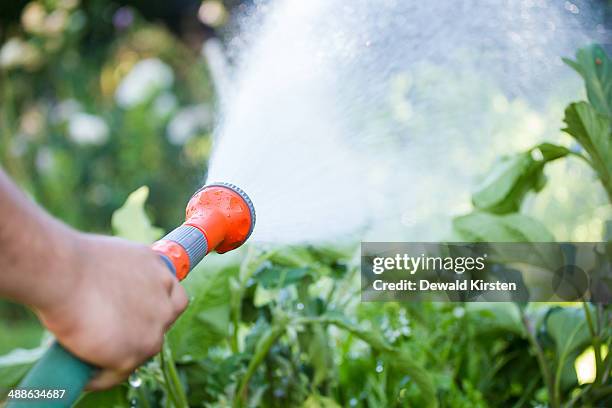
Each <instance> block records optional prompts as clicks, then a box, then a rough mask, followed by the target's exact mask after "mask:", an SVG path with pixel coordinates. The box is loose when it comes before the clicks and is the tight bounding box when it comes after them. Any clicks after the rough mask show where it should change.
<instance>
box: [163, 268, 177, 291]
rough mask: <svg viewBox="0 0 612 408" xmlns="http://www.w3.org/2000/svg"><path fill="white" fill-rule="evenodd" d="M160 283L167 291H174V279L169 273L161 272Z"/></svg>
mask: <svg viewBox="0 0 612 408" xmlns="http://www.w3.org/2000/svg"><path fill="white" fill-rule="evenodd" d="M160 282H161V284H162V285H163V286H164V288H166V289H172V287H173V286H174V277H173V276H172V275H170V274H169V273H168V272H167V271H161V275H160Z"/></svg>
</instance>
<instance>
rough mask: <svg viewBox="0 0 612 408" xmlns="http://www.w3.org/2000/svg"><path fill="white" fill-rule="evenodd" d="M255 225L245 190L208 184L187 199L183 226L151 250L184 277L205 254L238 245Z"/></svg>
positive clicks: (252, 210) (250, 203)
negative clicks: (157, 253)
mask: <svg viewBox="0 0 612 408" xmlns="http://www.w3.org/2000/svg"><path fill="white" fill-rule="evenodd" d="M254 227H255V208H254V207H253V202H252V201H251V199H250V198H249V196H248V195H246V193H245V192H244V191H242V190H241V189H240V188H238V187H236V186H234V185H233V184H228V183H215V184H208V185H206V186H204V187H202V188H201V189H200V190H198V191H197V192H196V193H195V194H194V195H193V197H191V200H189V203H188V204H187V210H186V220H185V222H184V223H183V225H181V226H180V227H178V228H176V229H175V230H174V231H172V232H170V233H169V234H168V235H166V236H165V237H164V238H162V239H161V240H159V241H157V242H156V243H155V244H153V250H155V251H157V252H159V253H160V254H161V255H162V257H163V258H164V260H165V261H166V262H167V263H168V265H169V266H170V267H171V268H172V269H174V272H175V275H176V277H177V278H179V279H184V278H185V277H186V276H187V274H188V273H189V271H190V270H191V269H193V268H194V267H195V265H196V264H198V263H199V262H200V261H201V260H202V258H204V256H205V255H206V254H208V253H210V252H212V251H216V252H218V253H220V254H222V253H224V252H227V251H231V250H232V249H236V248H238V247H239V246H240V245H242V244H243V243H244V242H245V241H246V240H247V239H248V238H249V236H250V235H251V233H252V232H253V228H254Z"/></svg>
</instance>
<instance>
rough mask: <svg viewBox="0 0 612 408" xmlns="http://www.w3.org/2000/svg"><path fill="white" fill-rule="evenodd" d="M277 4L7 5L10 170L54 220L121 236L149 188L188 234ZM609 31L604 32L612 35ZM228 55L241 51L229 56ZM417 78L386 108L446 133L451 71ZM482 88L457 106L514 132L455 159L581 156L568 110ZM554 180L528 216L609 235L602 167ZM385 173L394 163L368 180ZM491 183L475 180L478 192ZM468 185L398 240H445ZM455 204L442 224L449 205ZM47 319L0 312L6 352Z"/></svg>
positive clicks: (397, 117)
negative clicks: (434, 88)
mask: <svg viewBox="0 0 612 408" xmlns="http://www.w3.org/2000/svg"><path fill="white" fill-rule="evenodd" d="M592 3H593V4H595V5H601V6H602V7H604V6H605V5H606V4H608V3H606V2H605V1H599V2H597V1H596V2H592ZM266 7H267V2H263V1H238V0H236V1H218V0H206V1H203V2H202V1H198V0H180V1H161V0H158V1H147V0H140V1H124V2H117V1H116V2H109V1H105V0H89V1H79V0H39V1H29V2H28V1H3V2H1V3H0V164H1V165H2V167H3V168H4V169H6V171H7V172H8V173H9V174H10V175H11V176H12V177H13V178H14V179H15V180H16V181H17V183H18V184H19V185H20V186H21V187H23V188H24V189H25V190H26V191H27V192H28V193H29V194H30V195H31V196H32V197H33V198H34V199H35V200H36V201H37V202H39V203H40V204H41V205H42V206H44V207H45V208H46V209H47V210H48V211H49V212H51V213H52V214H54V215H55V216H57V217H59V218H60V219H62V220H64V221H65V222H67V223H69V224H71V225H73V226H75V227H77V228H79V229H81V230H86V231H94V232H103V233H110V232H112V231H111V215H112V213H113V212H114V211H115V210H116V209H117V208H119V207H120V206H121V205H122V204H123V202H124V201H125V199H126V197H127V196H128V194H129V193H130V192H132V191H134V190H136V189H137V188H139V187H140V186H143V185H146V186H149V188H150V197H149V200H148V202H147V211H148V213H149V215H150V216H151V219H152V220H153V222H154V223H155V225H158V226H160V227H162V228H164V229H169V228H171V227H173V226H175V225H176V224H177V222H178V221H180V220H181V219H182V217H183V211H184V206H185V203H186V202H187V200H188V199H189V197H190V195H191V194H192V192H193V191H194V189H196V188H197V187H198V186H200V185H201V184H202V182H203V178H204V176H205V174H206V172H207V163H208V159H209V157H210V154H211V148H212V139H213V130H214V129H215V126H216V124H217V120H218V112H219V107H220V105H221V103H222V102H223V101H222V96H223V95H221V94H220V91H219V90H220V87H222V85H223V81H227V80H229V79H228V78H227V77H225V76H224V75H225V73H226V72H225V71H224V69H225V67H224V66H223V64H224V63H228V62H229V63H230V64H231V63H233V62H234V60H235V59H236V58H237V53H238V52H239V51H240V50H242V49H243V48H244V47H245V46H246V45H248V43H249V42H250V41H251V40H252V39H251V38H249V37H248V36H236V35H235V33H236V32H238V31H239V30H240V29H241V24H242V22H243V21H244V17H245V16H248V15H251V14H258V11H261V10H262V9H265V8H266ZM564 9H565V12H567V13H569V14H579V13H580V12H581V10H580V7H579V3H576V2H570V1H566V2H564ZM598 30H599V31H600V32H599V35H601V34H602V33H603V32H605V27H603V26H602V25H597V26H596V27H595V31H596V32H597V31H598ZM602 30H603V31H602ZM596 34H597V33H596ZM607 46H608V48H609V44H607ZM221 47H225V48H226V49H227V51H226V52H227V55H225V56H223V57H220V56H219V53H222V52H223V51H222V50H221ZM608 51H609V50H608ZM567 56H571V55H567ZM567 70H568V76H569V77H572V75H574V77H572V79H570V80H569V82H568V88H567V89H561V90H559V94H564V92H566V93H565V94H564V96H568V95H567V93H571V95H569V96H568V97H570V98H571V99H570V100H578V99H584V97H585V96H584V91H582V83H581V82H580V79H579V77H578V76H577V75H575V74H573V73H571V70H570V69H569V68H567ZM415 71H416V74H418V75H417V76H415V75H414V72H412V73H408V72H397V73H395V74H394V75H393V76H392V79H391V81H390V86H389V87H388V98H387V100H388V103H389V105H388V106H386V107H385V108H386V109H387V110H386V111H385V112H384V114H386V115H388V116H389V117H390V118H391V120H394V121H396V123H397V124H399V125H398V127H399V126H405V129H408V130H409V131H415V132H417V133H418V132H419V130H422V129H423V128H424V127H425V128H427V129H429V128H430V127H432V126H433V125H432V124H431V123H425V122H426V121H424V122H419V121H418V117H417V115H415V111H414V106H413V105H412V104H411V100H410V98H409V97H407V96H406V95H408V94H410V93H411V92H413V93H416V94H419V92H422V93H426V92H424V91H423V90H427V89H429V88H428V86H429V83H428V82H427V81H431V80H432V78H434V79H436V80H438V81H437V82H436V83H437V84H438V86H439V87H440V88H441V89H444V87H445V86H446V82H444V81H445V80H447V78H448V77H450V75H448V74H449V73H448V72H444V71H440V70H436V69H433V68H432V67H429V66H423V67H420V68H419V67H417V69H415ZM415 78H416V79H415ZM441 78H445V79H441ZM453 78H454V79H452V78H451V80H449V81H451V82H452V81H453V80H455V81H456V78H455V77H453ZM480 80H481V78H479V77H475V76H473V75H472V76H470V74H469V73H468V74H467V75H466V76H464V77H460V80H459V81H458V82H461V83H462V84H463V85H462V86H459V87H457V89H456V90H457V92H456V95H455V96H456V99H453V95H451V96H450V97H449V96H447V95H442V96H440V97H439V99H440V100H442V99H443V98H444V102H447V98H448V103H449V104H450V105H449V106H461V105H462V104H463V103H464V101H463V100H462V99H461V98H462V97H463V96H462V95H463V94H462V92H463V91H464V90H466V89H469V90H473V89H474V88H476V87H478V86H482V88H478V89H479V93H478V95H479V96H480V97H482V99H483V100H484V99H487V98H488V99H487V100H489V101H490V103H489V104H488V110H487V111H486V112H484V113H483V114H486V115H487V117H488V118H494V119H492V122H491V123H495V124H497V125H500V126H496V127H493V128H491V129H486V131H490V133H491V145H490V149H488V151H485V152H484V153H483V154H482V155H479V156H478V157H473V155H472V152H471V150H470V149H471V147H470V146H465V148H458V149H457V150H456V151H455V153H454V155H453V157H452V158H453V160H455V161H456V163H462V165H464V166H465V167H466V168H468V170H469V171H467V172H466V174H474V175H478V174H483V175H484V173H486V171H487V170H488V169H489V168H490V167H491V165H492V163H493V162H494V160H495V158H496V157H497V156H499V154H498V152H500V151H506V152H509V153H511V152H515V151H520V150H524V149H527V148H529V147H531V146H533V145H534V144H536V143H539V142H541V141H544V140H548V141H551V142H554V143H559V144H563V145H566V146H571V147H572V148H577V145H576V143H575V142H574V141H573V140H572V139H571V138H570V137H569V136H568V135H563V134H562V133H561V132H560V131H559V129H560V128H561V127H562V126H563V123H562V117H563V116H562V115H563V109H564V107H565V105H566V103H567V102H568V101H569V100H566V99H563V98H561V99H559V101H558V103H557V102H554V101H553V102H552V103H551V104H549V105H548V107H547V109H546V110H538V109H536V108H534V106H533V105H532V104H530V103H529V102H526V101H525V100H523V99H521V98H512V97H509V96H508V95H507V94H504V93H503V92H501V91H500V90H499V89H497V88H494V87H492V88H487V87H486V84H483V83H481V82H480ZM454 85H456V83H454ZM568 90H569V91H568ZM574 91H575V94H574ZM440 95H441V94H440ZM433 101H434V102H439V100H435V99H434V100H433ZM453 103H454V104H455V105H453ZM417 113H418V112H417ZM415 118H416V119H417V120H415ZM425 119H427V118H425ZM434 125H435V124H434ZM433 128H434V129H435V126H433ZM479 131H482V129H479ZM482 132H484V131H482ZM462 140H463V139H460V140H459V142H458V144H461V143H462ZM487 146H488V145H487ZM438 147H439V146H438ZM488 147H489V146H488ZM546 174H547V176H548V179H549V183H548V185H547V187H546V188H545V189H544V190H543V191H542V192H541V193H540V194H539V195H538V196H537V197H532V198H529V199H528V200H527V203H526V205H525V208H524V209H523V211H524V212H526V213H527V214H530V215H533V216H534V217H535V218H537V219H540V220H542V222H543V223H544V224H545V225H546V227H548V229H549V230H550V231H551V232H552V233H553V235H554V236H555V237H556V238H557V239H558V240H568V241H571V240H573V241H598V240H601V238H602V236H603V231H604V224H605V220H608V219H610V216H611V210H610V206H609V204H608V203H607V200H606V195H605V192H604V190H603V189H602V188H601V186H600V184H599V182H598V181H597V179H596V177H595V175H594V172H593V171H592V170H591V169H590V168H588V167H587V166H585V165H584V163H582V162H580V161H579V160H573V159H569V160H563V161H560V162H558V163H553V164H551V165H550V166H549V167H547V170H546ZM385 176H386V175H385V168H382V167H381V168H379V169H378V170H377V171H373V172H371V173H369V174H366V175H364V177H366V178H368V179H372V180H377V179H378V178H381V177H382V178H384V177H385ZM478 181H479V177H474V180H473V184H474V185H476V184H477V183H478ZM448 182H449V186H452V184H453V181H452V180H448ZM456 187H457V186H454V187H453V188H455V190H453V189H451V188H450V187H449V191H452V192H453V196H452V200H453V202H452V205H448V202H445V203H441V202H437V201H436V202H434V201H435V200H433V199H431V197H433V191H434V190H436V191H437V192H438V193H439V192H440V188H444V187H443V186H442V187H441V186H440V184H439V180H438V179H435V178H433V177H432V181H431V185H430V186H429V188H430V190H427V189H424V190H421V191H420V192H419V193H420V194H421V195H420V197H421V199H420V200H419V201H418V202H417V203H416V204H414V205H411V207H410V210H409V211H408V210H404V211H399V214H398V217H397V219H395V220H394V221H393V226H394V229H393V231H392V232H391V233H393V234H396V235H394V237H415V236H419V237H424V236H427V237H431V238H434V239H442V236H443V235H442V234H443V231H444V230H445V225H447V224H448V223H447V221H448V220H449V219H450V218H451V217H452V216H455V215H460V214H463V213H467V212H469V211H470V208H471V205H470V201H469V200H470V193H471V191H470V189H464V190H462V191H459V192H456ZM428 191H429V192H430V193H431V194H428ZM455 193H457V194H455ZM428 197H429V199H428ZM450 200H451V199H450V198H449V199H448V201H449V202H450ZM395 204H396V203H395V202H391V201H387V202H385V203H382V204H381V205H382V208H387V207H385V205H393V206H394V205H395ZM449 208H450V209H451V211H450V212H449V213H447V214H444V216H445V217H446V218H444V217H441V216H440V211H442V210H441V209H444V210H446V209H449ZM400 210H401V209H400ZM398 231H399V232H398ZM386 232H387V231H385V233H386ZM428 233H429V234H430V235H426V234H428ZM32 322H34V320H33V318H32V316H31V314H29V312H27V311H26V310H25V309H23V308H21V307H18V306H15V305H12V304H5V303H0V354H3V353H5V352H7V351H9V350H11V349H13V348H15V347H17V346H20V347H33V346H36V345H38V344H39V342H40V333H41V329H40V327H39V326H38V325H37V324H35V323H34V324H33V323H32ZM3 326H6V328H8V329H10V330H5V327H3ZM606 352H607V349H606ZM592 355H593V351H592V349H591V350H590V351H589V350H587V351H585V353H584V354H583V355H582V356H581V357H580V359H579V360H578V361H577V362H576V367H577V370H578V374H579V380H580V381H581V382H583V383H586V382H589V378H590V377H589V375H591V374H592V371H593V363H592V361H591V360H592V359H593V357H592Z"/></svg>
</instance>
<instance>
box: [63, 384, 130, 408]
mask: <svg viewBox="0 0 612 408" xmlns="http://www.w3.org/2000/svg"><path fill="white" fill-rule="evenodd" d="M127 393H128V389H127V386H125V385H118V386H116V387H113V388H111V389H110V390H106V391H95V392H88V393H86V394H83V396H82V397H81V398H80V399H79V400H78V401H77V402H76V404H75V405H74V408H99V407H105V408H106V407H107V408H128V407H130V403H129V401H128V398H127Z"/></svg>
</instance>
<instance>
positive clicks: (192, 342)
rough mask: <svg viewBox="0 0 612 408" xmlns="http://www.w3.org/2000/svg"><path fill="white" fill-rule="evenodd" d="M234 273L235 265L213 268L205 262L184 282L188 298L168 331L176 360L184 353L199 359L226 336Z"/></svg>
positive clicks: (183, 355) (236, 266)
mask: <svg viewBox="0 0 612 408" xmlns="http://www.w3.org/2000/svg"><path fill="white" fill-rule="evenodd" d="M225 256H226V255H224V257H225ZM213 266H214V265H213ZM237 274H238V265H233V266H221V267H217V268H214V267H211V266H210V264H209V263H207V262H206V261H205V262H203V263H202V264H201V266H198V267H196V269H195V270H193V271H192V272H191V274H190V276H189V277H188V278H187V279H186V280H185V281H184V282H185V287H186V289H187V291H188V293H189V295H190V298H191V299H192V300H191V302H190V304H189V306H188V307H187V309H186V310H185V312H184V313H183V314H182V315H181V317H179V319H178V320H177V321H176V323H175V324H174V326H173V327H172V329H171V330H170V331H169V332H168V340H169V342H170V345H171V347H172V351H173V353H174V355H175V356H176V358H177V360H178V361H180V360H181V359H183V358H186V357H187V356H190V357H192V358H194V359H197V358H202V357H204V356H205V355H206V353H207V351H208V348H209V347H211V346H214V345H216V344H217V343H218V342H220V341H221V340H223V339H224V338H226V336H227V335H228V332H229V323H230V279H231V278H235V277H236V276H237Z"/></svg>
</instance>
